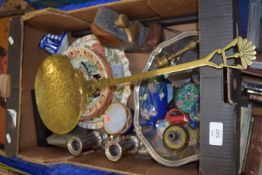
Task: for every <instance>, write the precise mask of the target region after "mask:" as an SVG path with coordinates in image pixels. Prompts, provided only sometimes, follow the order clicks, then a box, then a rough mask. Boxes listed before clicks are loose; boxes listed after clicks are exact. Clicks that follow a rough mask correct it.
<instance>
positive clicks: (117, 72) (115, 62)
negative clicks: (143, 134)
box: [69, 35, 131, 129]
mask: <svg viewBox="0 0 262 175" xmlns="http://www.w3.org/2000/svg"><path fill="white" fill-rule="evenodd" d="M72 48H87V49H90V50H91V51H93V52H94V53H96V54H97V55H98V56H100V57H101V58H104V59H105V60H107V62H108V63H109V64H110V67H111V72H112V76H113V77H115V78H117V77H126V76H129V75H131V73H130V71H129V61H128V59H127V57H126V55H125V53H124V51H121V50H118V49H110V48H106V47H103V46H102V45H101V44H100V43H99V41H98V40H97V39H96V37H95V36H94V35H87V36H84V37H82V38H80V39H78V40H76V41H75V42H74V43H73V44H72V45H71V46H70V47H69V49H72ZM130 94H131V89H130V85H128V84H126V85H119V86H117V87H116V88H115V89H114V92H113V98H112V103H121V104H124V105H126V103H127V100H128V98H129V96H130ZM99 118H101V116H99ZM101 120H102V118H101V119H100V121H101ZM79 126H81V127H83V128H87V129H99V128H101V127H102V125H101V124H99V125H97V123H96V122H94V121H91V120H89V121H85V122H79Z"/></svg>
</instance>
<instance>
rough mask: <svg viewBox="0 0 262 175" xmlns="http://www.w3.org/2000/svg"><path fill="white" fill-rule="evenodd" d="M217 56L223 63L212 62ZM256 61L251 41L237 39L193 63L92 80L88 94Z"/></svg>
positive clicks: (240, 66)
mask: <svg viewBox="0 0 262 175" xmlns="http://www.w3.org/2000/svg"><path fill="white" fill-rule="evenodd" d="M231 49H232V52H231V53H233V54H231V55H227V51H228V50H231ZM215 55H219V56H221V57H222V60H221V63H218V64H217V63H215V62H213V61H212V58H213V57H214V56H215ZM229 59H235V60H234V61H235V62H236V63H233V64H229V63H228V60H229ZM236 59H240V60H239V62H237V60H236ZM255 59H256V51H255V46H254V45H253V44H252V42H251V41H249V40H247V39H243V38H242V37H237V38H235V39H234V40H233V41H231V42H230V43H229V44H228V45H227V46H226V47H224V48H222V49H216V50H213V51H212V52H211V53H210V54H208V55H207V56H205V57H203V58H201V59H199V60H195V61H191V62H188V63H183V64H179V65H175V66H170V67H166V68H160V69H156V70H152V71H148V72H142V73H139V74H136V75H132V76H128V77H123V78H112V79H100V80H98V81H95V80H90V81H87V83H86V85H87V92H88V93H89V94H92V92H95V91H96V89H103V88H106V87H108V86H116V85H119V84H126V83H131V82H136V81H138V80H142V79H146V78H152V77H156V76H159V75H163V74H169V73H174V72H180V71H184V70H188V69H194V68H198V67H203V66H210V67H214V68H217V69H220V68H223V67H229V68H235V69H246V68H247V66H248V65H251V64H252V62H253V61H254V60H255Z"/></svg>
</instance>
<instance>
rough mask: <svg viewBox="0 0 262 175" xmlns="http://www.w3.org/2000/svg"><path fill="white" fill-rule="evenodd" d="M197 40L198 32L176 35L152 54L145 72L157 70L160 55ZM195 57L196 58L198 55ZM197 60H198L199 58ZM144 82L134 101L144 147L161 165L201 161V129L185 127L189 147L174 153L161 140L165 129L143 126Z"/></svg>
mask: <svg viewBox="0 0 262 175" xmlns="http://www.w3.org/2000/svg"><path fill="white" fill-rule="evenodd" d="M196 38H198V32H197V31H187V32H183V33H180V34H178V35H176V36H175V37H174V38H172V39H170V40H167V41H165V42H163V43H161V44H160V45H159V46H158V47H157V48H156V49H155V50H154V51H153V52H152V53H151V54H150V56H149V59H148V61H147V64H146V66H145V67H144V69H143V72H147V71H149V70H153V69H155V66H154V64H153V62H154V60H155V59H156V58H158V57H159V55H162V54H163V53H164V54H168V52H170V53H172V52H176V51H177V50H178V49H179V47H180V46H181V45H183V44H185V43H186V42H187V41H189V40H191V39H196ZM189 52H191V51H189ZM195 53H196V51H195ZM189 55H190V53H189ZM184 56H185V57H186V56H188V54H184ZM194 56H196V54H195V55H194ZM195 59H197V57H196V58H195ZM177 64H179V63H177ZM165 77H167V76H165ZM143 81H144V80H143ZM143 81H140V82H137V84H136V86H135V88H134V100H135V115H134V127H135V132H136V134H137V136H138V137H139V139H140V140H141V141H142V143H143V144H144V146H145V147H146V148H147V150H148V152H149V154H150V155H151V157H152V158H153V159H154V160H156V161H157V162H159V163H160V164H162V165H165V166H170V167H178V166H181V165H184V164H187V163H189V162H193V161H196V160H198V159H199V128H198V129H192V128H190V127H189V126H185V128H186V129H187V130H188V132H189V142H188V146H187V147H186V148H185V149H183V150H182V151H174V150H171V149H168V148H167V147H165V145H164V143H163V139H161V137H162V133H163V128H162V131H161V128H160V127H157V126H156V127H154V126H149V127H148V126H143V125H141V119H142V116H141V108H142V107H141V104H139V103H140V99H141V97H140V95H139V92H140V91H141V85H142V83H143ZM162 123H163V121H162ZM164 123H165V122H164Z"/></svg>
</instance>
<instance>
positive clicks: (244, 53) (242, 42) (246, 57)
mask: <svg viewBox="0 0 262 175" xmlns="http://www.w3.org/2000/svg"><path fill="white" fill-rule="evenodd" d="M237 46H238V49H239V56H240V59H241V62H242V66H243V68H244V69H246V68H247V66H249V65H251V64H252V63H253V61H254V60H255V59H256V51H255V48H256V47H255V46H254V44H252V42H251V41H249V40H247V39H242V38H241V37H239V38H238V39H237Z"/></svg>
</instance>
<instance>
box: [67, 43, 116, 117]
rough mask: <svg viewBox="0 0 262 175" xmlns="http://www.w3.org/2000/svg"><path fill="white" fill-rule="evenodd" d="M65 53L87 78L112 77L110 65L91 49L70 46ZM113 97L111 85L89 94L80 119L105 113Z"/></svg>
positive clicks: (75, 67)
mask: <svg viewBox="0 0 262 175" xmlns="http://www.w3.org/2000/svg"><path fill="white" fill-rule="evenodd" d="M64 54H65V55H66V56H67V57H68V58H69V59H70V61H71V64H72V65H73V67H74V69H79V70H80V71H81V72H83V75H84V77H85V79H86V80H90V79H97V80H98V79H101V78H111V77H112V75H111V69H110V65H109V64H108V63H107V62H106V61H104V60H103V59H102V58H100V57H99V56H98V55H96V54H95V53H94V52H93V51H91V50H89V49H86V48H70V49H68V50H67V51H66V52H65V53H64ZM83 98H85V97H83ZM111 98H112V89H111V88H109V87H108V88H106V89H103V90H97V91H96V92H95V94H93V95H88V96H87V97H86V100H87V101H86V102H85V103H84V104H87V105H83V106H82V111H81V114H80V116H81V117H80V120H88V119H92V118H95V117H97V116H98V115H100V114H101V113H103V112H104V109H105V107H106V106H107V105H108V104H109V103H110V102H111Z"/></svg>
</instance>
